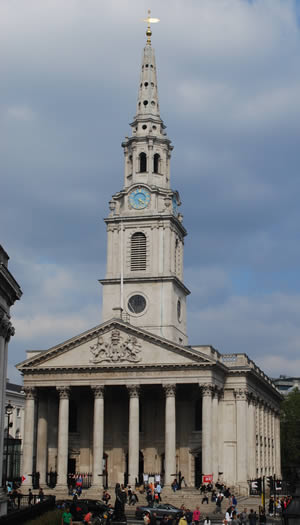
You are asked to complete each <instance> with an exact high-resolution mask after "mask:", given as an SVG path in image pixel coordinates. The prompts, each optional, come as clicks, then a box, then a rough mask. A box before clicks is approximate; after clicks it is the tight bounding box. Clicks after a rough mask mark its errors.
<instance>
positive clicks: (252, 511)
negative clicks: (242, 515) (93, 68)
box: [248, 509, 257, 525]
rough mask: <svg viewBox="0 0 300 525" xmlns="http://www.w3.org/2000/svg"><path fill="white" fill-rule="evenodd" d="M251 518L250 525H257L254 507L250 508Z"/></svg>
mask: <svg viewBox="0 0 300 525" xmlns="http://www.w3.org/2000/svg"><path fill="white" fill-rule="evenodd" d="M248 518H249V525H256V520H257V518H256V512H254V510H253V509H251V510H250V514H249V516H248Z"/></svg>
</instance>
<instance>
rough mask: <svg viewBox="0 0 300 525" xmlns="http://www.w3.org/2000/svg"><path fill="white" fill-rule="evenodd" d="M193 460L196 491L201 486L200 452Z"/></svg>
mask: <svg viewBox="0 0 300 525" xmlns="http://www.w3.org/2000/svg"><path fill="white" fill-rule="evenodd" d="M194 459H195V487H196V488H197V489H198V488H199V487H200V486H201V484H202V452H198V454H197V455H196V456H194Z"/></svg>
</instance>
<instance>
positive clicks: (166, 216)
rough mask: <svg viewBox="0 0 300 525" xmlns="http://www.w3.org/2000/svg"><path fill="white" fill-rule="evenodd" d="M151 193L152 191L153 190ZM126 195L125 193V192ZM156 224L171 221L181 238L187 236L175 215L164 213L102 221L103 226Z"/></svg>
mask: <svg viewBox="0 0 300 525" xmlns="http://www.w3.org/2000/svg"><path fill="white" fill-rule="evenodd" d="M134 186H136V184H134V185H132V187H134ZM138 186H143V184H142V183H141V184H138ZM129 189H131V186H130V188H128V191H129ZM151 191H154V190H153V189H152V190H151ZM125 193H127V191H126V192H125ZM150 221H151V222H152V221H154V222H157V221H161V222H164V221H165V222H166V221H171V222H173V223H174V224H175V225H176V227H177V228H178V229H179V230H180V233H181V234H182V235H183V237H185V236H186V235H187V231H186V229H185V227H184V226H183V225H182V223H181V222H180V220H179V219H178V217H176V216H175V215H173V214H172V213H169V214H167V213H164V214H158V213H156V214H153V215H150V214H149V215H113V216H112V217H106V218H105V219H104V222H105V224H107V225H108V224H120V223H124V222H150Z"/></svg>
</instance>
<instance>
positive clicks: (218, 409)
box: [18, 28, 281, 489]
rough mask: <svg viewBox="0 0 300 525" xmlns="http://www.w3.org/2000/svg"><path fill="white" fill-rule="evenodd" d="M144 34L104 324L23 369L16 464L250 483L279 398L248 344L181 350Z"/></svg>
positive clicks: (173, 225)
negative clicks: (236, 350)
mask: <svg viewBox="0 0 300 525" xmlns="http://www.w3.org/2000/svg"><path fill="white" fill-rule="evenodd" d="M150 37H151V31H150V29H149V28H148V31H147V43H146V46H145V48H144V52H143V58H142V66H141V75H140V83H139V91H138V102H137V111H136V116H135V117H134V120H133V122H132V124H131V127H132V133H131V136H130V137H126V139H125V141H124V142H123V144H122V146H123V148H124V162H125V169H124V184H123V187H122V189H121V190H120V191H118V192H117V193H115V194H114V195H113V197H112V199H111V201H110V203H109V209H110V213H109V215H108V217H107V218H106V219H105V223H106V226H107V272H106V276H105V279H103V280H101V281H100V282H101V284H102V285H103V310H102V312H103V323H102V324H100V325H98V326H96V327H94V328H92V329H90V330H88V331H86V332H84V333H82V334H79V335H76V336H75V337H73V338H72V339H70V340H68V341H65V342H63V343H61V344H59V345H57V346H55V347H53V348H50V349H48V350H43V351H36V352H28V353H27V359H26V360H25V361H24V362H22V363H20V364H19V365H18V369H19V370H20V371H21V372H22V374H23V376H24V391H25V394H26V403H25V428H24V445H23V471H24V472H23V473H24V475H25V477H26V481H25V485H26V484H27V485H30V484H31V477H30V476H29V474H31V473H32V472H34V471H37V472H39V473H40V483H41V484H45V483H46V473H47V472H49V471H50V470H53V471H57V473H58V480H57V487H58V488H62V489H64V488H66V486H67V475H68V473H70V472H92V475H93V486H94V487H95V488H101V487H102V486H103V484H104V483H105V484H108V486H113V485H114V484H115V483H116V482H119V483H123V482H124V479H128V480H129V482H130V483H131V484H134V483H135V482H136V481H141V480H142V479H143V475H144V474H149V473H156V474H160V475H161V476H162V479H163V482H164V484H165V485H170V484H171V482H172V480H173V479H174V477H175V476H176V475H178V472H179V471H181V472H182V474H183V475H184V476H185V479H186V481H187V483H188V485H190V486H194V485H197V484H199V482H200V481H201V475H213V479H214V481H216V480H217V479H222V480H223V481H225V482H226V483H228V484H230V485H235V486H240V488H241V489H246V487H247V480H249V479H251V478H256V477H257V476H261V475H273V474H274V473H275V474H276V475H277V476H278V477H279V476H280V432H279V405H280V400H281V396H280V394H279V393H278V391H277V390H276V388H275V386H274V385H273V383H272V381H271V380H270V379H269V378H268V377H267V376H266V375H265V374H264V373H263V372H262V371H261V370H260V369H259V368H258V367H257V366H256V365H255V363H254V362H253V361H251V360H250V359H249V358H248V357H247V356H246V355H245V354H243V353H241V354H226V355H224V354H220V353H219V352H218V351H217V350H216V349H215V348H213V347H212V346H201V345H199V346H198V345H197V346H189V345H188V338H187V330H186V298H187V296H188V294H189V293H190V292H189V290H188V289H187V288H186V286H185V285H184V283H183V249H184V237H185V235H186V233H187V232H186V230H185V228H184V226H183V216H182V214H181V213H180V211H179V210H180V206H181V201H180V196H179V193H178V191H176V190H173V189H172V188H171V182H170V159H171V152H172V149H173V148H172V145H171V141H170V139H169V138H168V136H167V134H166V131H165V125H164V123H163V121H162V119H161V116H160V110H159V100H158V91H157V75H156V64H155V55H154V50H153V48H152V45H151V38H150Z"/></svg>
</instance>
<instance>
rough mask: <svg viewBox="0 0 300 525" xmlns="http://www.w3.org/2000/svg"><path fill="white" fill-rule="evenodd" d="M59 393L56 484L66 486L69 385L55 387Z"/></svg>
mask: <svg viewBox="0 0 300 525" xmlns="http://www.w3.org/2000/svg"><path fill="white" fill-rule="evenodd" d="M57 391H58V394H59V410H58V446H57V485H58V486H60V487H64V488H65V487H67V474H68V451H69V450H68V448H69V398H70V388H69V387H64V386H62V387H57Z"/></svg>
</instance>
